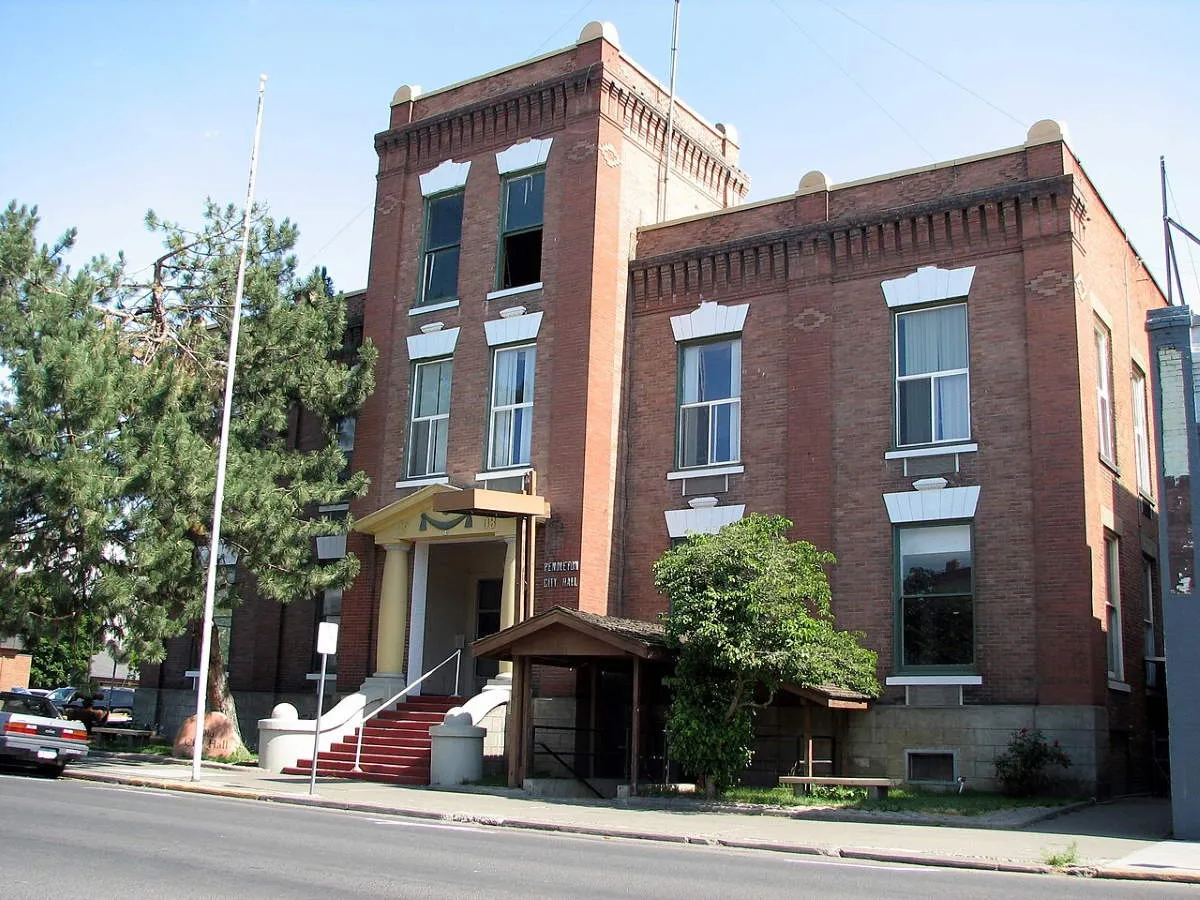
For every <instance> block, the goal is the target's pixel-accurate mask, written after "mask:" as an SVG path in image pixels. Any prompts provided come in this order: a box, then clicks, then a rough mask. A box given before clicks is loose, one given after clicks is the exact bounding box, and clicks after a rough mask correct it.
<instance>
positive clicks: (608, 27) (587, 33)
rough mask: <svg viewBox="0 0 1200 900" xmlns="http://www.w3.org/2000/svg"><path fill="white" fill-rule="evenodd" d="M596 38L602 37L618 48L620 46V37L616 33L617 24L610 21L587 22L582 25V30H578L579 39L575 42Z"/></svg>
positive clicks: (579, 42) (585, 41)
mask: <svg viewBox="0 0 1200 900" xmlns="http://www.w3.org/2000/svg"><path fill="white" fill-rule="evenodd" d="M596 38H604V39H605V40H606V41H608V42H609V43H610V44H612V45H613V46H614V47H617V48H618V49H619V48H620V46H621V37H620V35H618V34H617V26H616V25H614V24H613V23H612V22H588V23H587V24H586V25H584V26H583V31H581V32H579V40H577V41H576V42H575V43H576V44H586V43H587V42H588V41H594V40H596Z"/></svg>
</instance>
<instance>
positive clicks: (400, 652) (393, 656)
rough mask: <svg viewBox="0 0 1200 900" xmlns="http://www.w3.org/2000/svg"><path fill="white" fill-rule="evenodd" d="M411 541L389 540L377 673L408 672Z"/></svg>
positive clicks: (376, 640)
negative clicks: (405, 663)
mask: <svg viewBox="0 0 1200 900" xmlns="http://www.w3.org/2000/svg"><path fill="white" fill-rule="evenodd" d="M410 547H411V545H410V544H386V545H384V549H385V550H386V551H387V555H386V556H385V557H384V560H383V588H382V590H381V591H380V597H379V632H378V634H377V635H376V638H375V671H376V674H377V675H401V676H402V675H403V674H404V635H405V632H406V631H407V630H408V551H409V549H410Z"/></svg>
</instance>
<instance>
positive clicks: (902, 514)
mask: <svg viewBox="0 0 1200 900" xmlns="http://www.w3.org/2000/svg"><path fill="white" fill-rule="evenodd" d="M883 503H884V506H886V507H887V513H888V519H889V520H890V521H891V523H892V524H893V525H902V524H905V523H908V522H937V521H941V520H945V519H973V518H975V507H976V505H977V504H978V503H979V486H978V485H970V486H968V487H955V488H942V489H941V490H932V491H899V492H897V493H895V494H884V495H883Z"/></svg>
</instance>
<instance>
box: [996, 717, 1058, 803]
mask: <svg viewBox="0 0 1200 900" xmlns="http://www.w3.org/2000/svg"><path fill="white" fill-rule="evenodd" d="M995 763H996V780H997V781H999V782H1000V788H1001V790H1003V791H1004V793H1006V794H1008V795H1010V796H1013V797H1028V796H1030V795H1032V794H1036V793H1038V792H1039V791H1041V790H1043V789H1044V788H1045V787H1046V785H1048V784H1049V783H1050V774H1049V773H1048V772H1047V769H1049V768H1050V767H1051V766H1062V767H1063V768H1064V769H1066V768H1069V767H1070V765H1071V757H1069V756H1068V755H1067V752H1066V751H1065V750H1063V748H1062V747H1061V746H1060V745H1059V743H1058V741H1054V742H1053V743H1051V742H1049V741H1047V740H1046V736H1045V735H1044V734H1042V730H1041V729H1040V728H1021V729H1018V730H1017V731H1014V732H1013V735H1012V738H1011V740H1009V742H1008V749H1006V750H1005V751H1004V752H1003V753H1001V754H1000V755H999V756H997V757H996V759H995Z"/></svg>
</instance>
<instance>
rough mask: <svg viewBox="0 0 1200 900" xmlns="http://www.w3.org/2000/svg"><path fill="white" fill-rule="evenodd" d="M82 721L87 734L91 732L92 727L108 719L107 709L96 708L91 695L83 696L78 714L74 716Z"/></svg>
mask: <svg viewBox="0 0 1200 900" xmlns="http://www.w3.org/2000/svg"><path fill="white" fill-rule="evenodd" d="M74 718H77V719H79V721H80V722H82V723H83V726H84V728H86V729H87V732H88V734H91V733H92V729H93V728H95V727H97V726H99V725H103V724H104V723H105V722H107V721H108V710H107V709H97V708H96V707H95V705H94V701H93V700H92V698H91V697H84V698H83V705H82V706H81V707H80V708H79V711H78V714H77V715H76V716H75V717H74Z"/></svg>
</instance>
